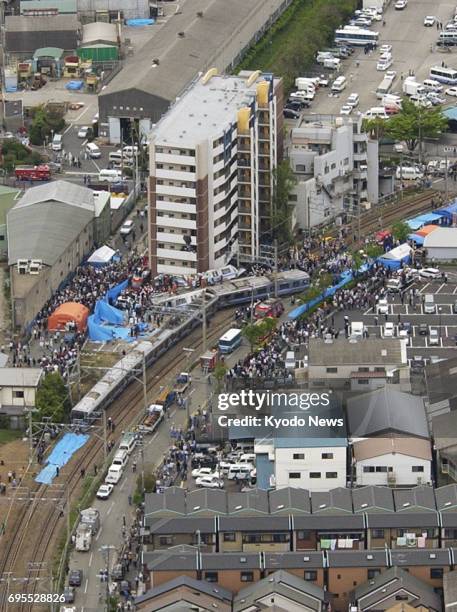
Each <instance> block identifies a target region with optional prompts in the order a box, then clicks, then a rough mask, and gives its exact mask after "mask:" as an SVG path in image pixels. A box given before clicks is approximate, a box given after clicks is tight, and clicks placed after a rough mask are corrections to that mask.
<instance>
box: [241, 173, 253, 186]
mask: <svg viewBox="0 0 457 612" xmlns="http://www.w3.org/2000/svg"><path fill="white" fill-rule="evenodd" d="M238 183H248V184H251V173H250V172H249V171H244V172H240V171H238Z"/></svg>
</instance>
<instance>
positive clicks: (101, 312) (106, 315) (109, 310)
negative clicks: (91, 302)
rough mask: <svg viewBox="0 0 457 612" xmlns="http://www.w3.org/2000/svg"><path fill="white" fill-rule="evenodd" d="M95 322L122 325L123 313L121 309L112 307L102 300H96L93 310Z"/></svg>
mask: <svg viewBox="0 0 457 612" xmlns="http://www.w3.org/2000/svg"><path fill="white" fill-rule="evenodd" d="M93 317H94V321H95V323H102V322H104V323H111V324H112V325H123V323H124V319H125V314H124V312H123V311H122V310H119V309H118V308H114V306H111V305H110V304H108V303H107V302H105V301H104V300H98V302H97V303H96V304H95V310H94V314H93Z"/></svg>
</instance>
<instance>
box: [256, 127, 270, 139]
mask: <svg viewBox="0 0 457 612" xmlns="http://www.w3.org/2000/svg"><path fill="white" fill-rule="evenodd" d="M258 137H259V140H267V141H268V142H270V129H269V128H267V127H262V126H259V132H258Z"/></svg>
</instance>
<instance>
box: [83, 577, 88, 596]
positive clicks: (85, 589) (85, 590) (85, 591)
mask: <svg viewBox="0 0 457 612" xmlns="http://www.w3.org/2000/svg"><path fill="white" fill-rule="evenodd" d="M88 586H89V578H86V584H85V585H84V593H87V587H88Z"/></svg>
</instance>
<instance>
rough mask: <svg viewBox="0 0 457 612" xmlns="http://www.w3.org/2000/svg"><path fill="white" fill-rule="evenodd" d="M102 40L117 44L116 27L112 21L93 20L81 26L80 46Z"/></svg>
mask: <svg viewBox="0 0 457 612" xmlns="http://www.w3.org/2000/svg"><path fill="white" fill-rule="evenodd" d="M98 41H104V42H112V43H114V45H115V46H117V27H116V25H115V24H114V23H105V22H103V21H94V22H93V23H86V25H84V26H83V39H82V43H81V46H82V47H87V46H88V45H90V43H93V42H98Z"/></svg>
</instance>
